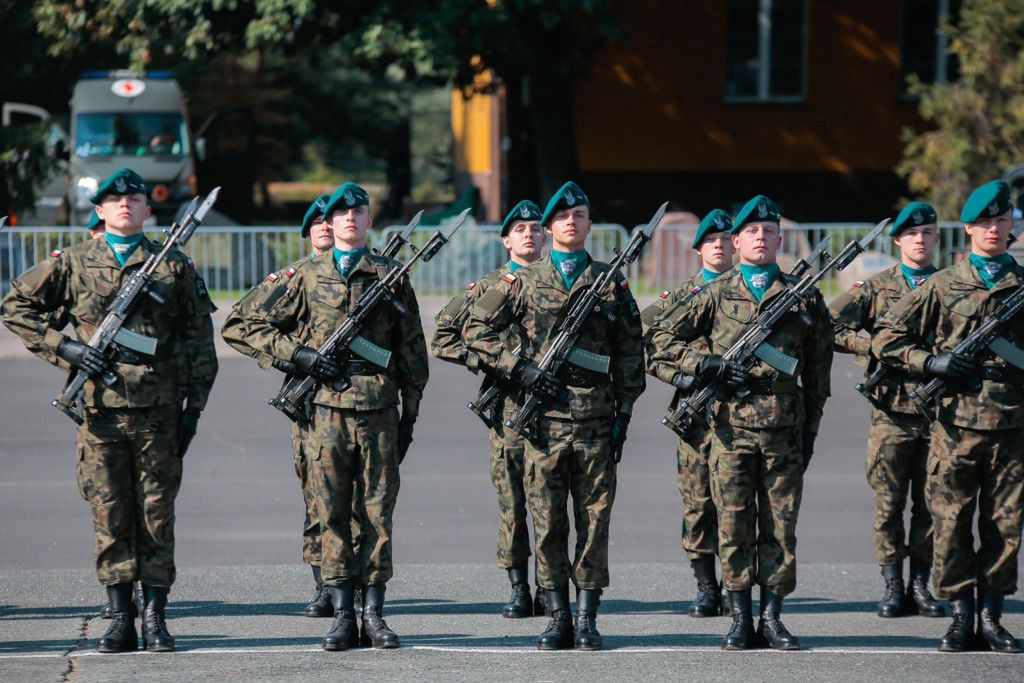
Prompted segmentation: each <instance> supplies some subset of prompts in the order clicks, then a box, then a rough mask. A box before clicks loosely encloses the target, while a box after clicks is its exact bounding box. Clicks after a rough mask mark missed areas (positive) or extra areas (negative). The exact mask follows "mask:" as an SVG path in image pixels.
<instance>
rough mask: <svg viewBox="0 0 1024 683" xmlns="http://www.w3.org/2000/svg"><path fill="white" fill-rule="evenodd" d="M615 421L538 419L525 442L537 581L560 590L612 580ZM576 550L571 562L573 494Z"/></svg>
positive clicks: (596, 585)
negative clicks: (610, 541)
mask: <svg viewBox="0 0 1024 683" xmlns="http://www.w3.org/2000/svg"><path fill="white" fill-rule="evenodd" d="M615 486H616V464H615V461H614V460H612V457H611V422H610V421H609V420H607V419H605V418H591V419H586V420H575V421H571V420H560V419H550V418H543V417H542V418H539V419H538V420H537V440H536V441H535V442H531V441H527V442H526V496H527V500H528V502H529V505H530V514H531V515H532V516H533V530H534V535H535V536H536V544H537V583H538V585H540V586H541V587H542V588H546V589H549V590H556V589H559V588H562V587H564V586H567V585H569V582H570V581H572V583H574V584H575V585H576V587H577V588H586V589H599V588H606V587H607V586H608V584H609V573H608V532H609V528H610V526H611V513H612V504H613V503H614V502H615ZM570 495H571V496H572V506H573V512H572V514H573V523H574V525H575V530H576V549H575V555H574V557H573V560H572V563H571V564H570V561H569V553H568V547H569V521H570V520H569V514H570V513H569V509H568V505H569V496H570Z"/></svg>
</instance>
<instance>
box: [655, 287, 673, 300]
mask: <svg viewBox="0 0 1024 683" xmlns="http://www.w3.org/2000/svg"><path fill="white" fill-rule="evenodd" d="M671 293H672V292H671V291H670V290H667V289H666V290H665V291H664V292H662V293H661V294H659V295H658V296H660V297H661V298H662V299H667V298H668V295H669V294H671Z"/></svg>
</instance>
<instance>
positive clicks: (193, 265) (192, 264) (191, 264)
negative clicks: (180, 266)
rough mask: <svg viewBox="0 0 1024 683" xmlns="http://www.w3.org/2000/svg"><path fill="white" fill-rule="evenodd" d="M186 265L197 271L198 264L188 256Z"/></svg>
mask: <svg viewBox="0 0 1024 683" xmlns="http://www.w3.org/2000/svg"><path fill="white" fill-rule="evenodd" d="M185 265H186V266H188V267H189V268H191V269H192V270H195V269H196V262H195V261H193V260H192V259H190V258H189V257H188V256H186V257H185Z"/></svg>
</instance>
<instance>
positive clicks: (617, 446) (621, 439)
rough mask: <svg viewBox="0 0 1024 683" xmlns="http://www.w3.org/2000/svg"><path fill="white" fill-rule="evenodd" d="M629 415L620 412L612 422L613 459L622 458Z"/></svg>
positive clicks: (616, 460) (617, 460)
mask: <svg viewBox="0 0 1024 683" xmlns="http://www.w3.org/2000/svg"><path fill="white" fill-rule="evenodd" d="M629 418H630V416H629V415H625V414H623V413H618V414H617V415H616V416H615V422H613V423H612V459H613V460H615V462H619V461H620V460H622V446H623V445H624V444H625V443H626V431H627V430H628V429H629Z"/></svg>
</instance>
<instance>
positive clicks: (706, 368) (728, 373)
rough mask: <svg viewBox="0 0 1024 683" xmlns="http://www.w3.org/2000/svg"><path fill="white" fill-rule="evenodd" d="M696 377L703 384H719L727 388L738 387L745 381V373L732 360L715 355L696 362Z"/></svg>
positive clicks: (740, 366)
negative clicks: (703, 382)
mask: <svg viewBox="0 0 1024 683" xmlns="http://www.w3.org/2000/svg"><path fill="white" fill-rule="evenodd" d="M697 375H698V376H699V377H700V378H701V379H702V380H704V381H705V382H715V381H717V382H721V383H722V384H724V385H726V386H727V387H738V386H739V385H741V384H743V383H744V382H746V381H747V371H746V370H744V369H743V366H742V365H740V364H739V363H737V362H736V361H733V360H726V359H725V358H722V357H721V356H719V355H717V354H712V355H710V356H703V357H702V358H701V359H700V360H699V361H698V362H697Z"/></svg>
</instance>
